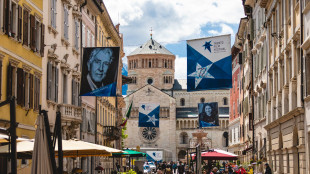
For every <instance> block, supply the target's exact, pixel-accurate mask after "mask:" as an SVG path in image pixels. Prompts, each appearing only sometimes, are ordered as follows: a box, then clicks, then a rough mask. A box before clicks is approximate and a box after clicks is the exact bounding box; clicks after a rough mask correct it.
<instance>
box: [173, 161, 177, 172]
mask: <svg viewBox="0 0 310 174" xmlns="http://www.w3.org/2000/svg"><path fill="white" fill-rule="evenodd" d="M172 169H173V173H176V171H177V164H176V163H173V165H172Z"/></svg>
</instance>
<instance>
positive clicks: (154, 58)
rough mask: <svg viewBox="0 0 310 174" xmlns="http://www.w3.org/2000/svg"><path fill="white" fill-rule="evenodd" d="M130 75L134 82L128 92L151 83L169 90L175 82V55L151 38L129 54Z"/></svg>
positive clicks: (129, 86)
mask: <svg viewBox="0 0 310 174" xmlns="http://www.w3.org/2000/svg"><path fill="white" fill-rule="evenodd" d="M127 58H128V60H127V61H128V62H127V63H128V76H129V77H131V78H132V79H133V83H131V84H129V85H128V91H127V94H131V93H133V92H134V91H136V90H138V89H140V88H141V87H143V86H145V85H147V84H150V85H153V86H155V87H156V88H158V89H165V90H169V89H171V88H172V86H173V83H174V71H175V65H174V63H175V55H173V54H172V53H171V52H170V51H169V50H167V49H166V48H165V47H164V46H162V45H161V44H159V43H158V42H156V41H155V40H154V39H153V38H152V34H151V38H150V39H149V40H148V41H147V42H146V43H145V44H143V45H141V46H139V47H138V48H136V49H135V50H134V51H133V52H132V53H130V54H129V55H128V56H127Z"/></svg>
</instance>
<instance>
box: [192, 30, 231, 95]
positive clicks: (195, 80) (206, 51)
mask: <svg viewBox="0 0 310 174" xmlns="http://www.w3.org/2000/svg"><path fill="white" fill-rule="evenodd" d="M230 42H231V41H230V35H222V36H214V37H208V38H201V39H195V40H187V91H200V90H213V89H227V88H231V87H232V68H231V48H230V45H231V43H230Z"/></svg>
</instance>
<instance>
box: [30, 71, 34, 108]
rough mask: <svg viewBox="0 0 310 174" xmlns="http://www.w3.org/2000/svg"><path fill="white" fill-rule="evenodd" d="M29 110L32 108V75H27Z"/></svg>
mask: <svg viewBox="0 0 310 174" xmlns="http://www.w3.org/2000/svg"><path fill="white" fill-rule="evenodd" d="M29 108H33V75H32V74H29Z"/></svg>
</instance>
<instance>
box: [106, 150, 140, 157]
mask: <svg viewBox="0 0 310 174" xmlns="http://www.w3.org/2000/svg"><path fill="white" fill-rule="evenodd" d="M112 156H113V157H124V156H128V157H146V153H143V152H138V151H134V150H130V149H125V150H124V152H122V153H113V154H112Z"/></svg>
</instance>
